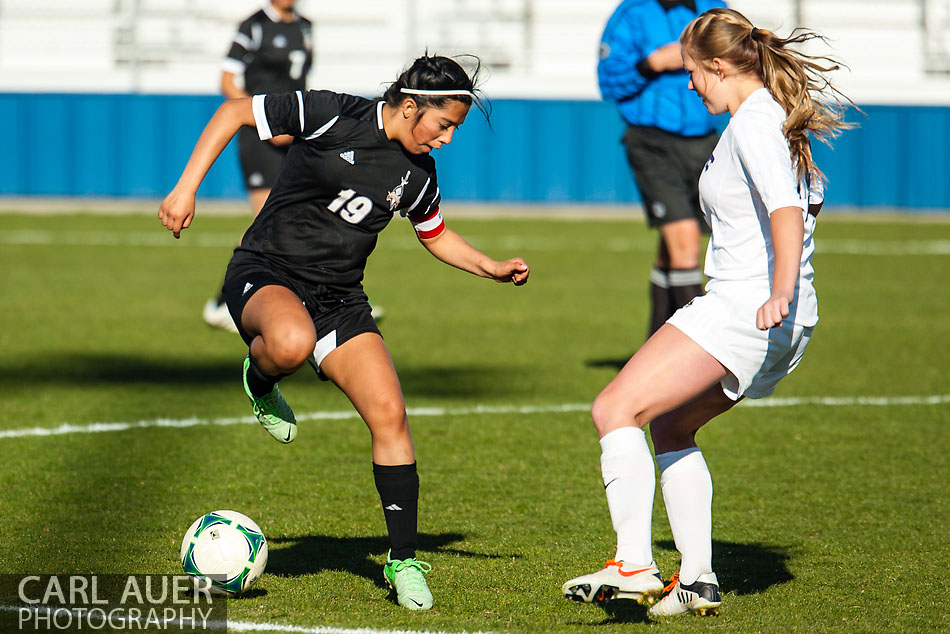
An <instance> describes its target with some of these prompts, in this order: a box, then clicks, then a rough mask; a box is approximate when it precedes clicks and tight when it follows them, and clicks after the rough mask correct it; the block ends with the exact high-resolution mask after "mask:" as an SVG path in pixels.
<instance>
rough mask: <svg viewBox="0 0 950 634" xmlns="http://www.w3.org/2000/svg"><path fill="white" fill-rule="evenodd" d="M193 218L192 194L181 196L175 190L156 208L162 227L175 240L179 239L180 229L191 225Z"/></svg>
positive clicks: (193, 201) (193, 200)
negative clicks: (172, 235)
mask: <svg viewBox="0 0 950 634" xmlns="http://www.w3.org/2000/svg"><path fill="white" fill-rule="evenodd" d="M194 217H195V196H194V194H182V193H180V192H179V191H178V190H176V189H173V190H172V192H171V193H170V194H169V195H168V196H166V197H165V200H163V201H162V205H161V207H159V208H158V219H159V220H161V221H162V226H163V227H165V228H166V229H168V230H169V231H171V232H172V233H173V234H174V236H175V238H176V239H177V238H180V237H181V230H182V229H187V228H188V227H189V226H190V225H191V219H192V218H194Z"/></svg>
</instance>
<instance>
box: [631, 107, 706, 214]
mask: <svg viewBox="0 0 950 634" xmlns="http://www.w3.org/2000/svg"><path fill="white" fill-rule="evenodd" d="M718 140H719V133H718V132H711V133H710V134H707V135H705V136H700V137H684V136H680V135H679V134H673V133H672V132H667V131H666V130H661V129H659V128H652V127H646V126H635V125H628V126H627V129H626V131H625V132H624V134H623V147H624V149H625V150H626V153H627V161H628V162H629V163H630V167H631V168H632V169H633V177H634V180H635V181H636V183H637V188H639V190H640V195H641V196H642V197H643V210H644V212H645V213H646V217H647V222H648V223H649V224H650V226H651V227H659V226H661V225H665V224H666V223H668V222H675V221H677V220H685V219H687V218H696V219H697V220H699V222H700V225H701V226H702V227H703V229H704V230H706V220H705V219H704V218H703V212H702V211H701V210H700V207H699V175H700V174H701V173H702V171H703V167H705V165H706V161H707V160H709V156H710V155H711V154H712V151H713V150H714V149H715V147H716V143H717V141H718Z"/></svg>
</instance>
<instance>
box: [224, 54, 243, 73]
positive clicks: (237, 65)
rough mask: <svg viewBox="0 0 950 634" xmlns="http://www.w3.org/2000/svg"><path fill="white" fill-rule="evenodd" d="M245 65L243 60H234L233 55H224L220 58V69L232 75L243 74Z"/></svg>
mask: <svg viewBox="0 0 950 634" xmlns="http://www.w3.org/2000/svg"><path fill="white" fill-rule="evenodd" d="M245 68H246V66H245V65H244V62H242V61H240V60H236V59H234V58H233V57H225V58H224V59H223V60H221V70H223V71H224V72H226V73H231V74H232V75H243V74H244V69H245Z"/></svg>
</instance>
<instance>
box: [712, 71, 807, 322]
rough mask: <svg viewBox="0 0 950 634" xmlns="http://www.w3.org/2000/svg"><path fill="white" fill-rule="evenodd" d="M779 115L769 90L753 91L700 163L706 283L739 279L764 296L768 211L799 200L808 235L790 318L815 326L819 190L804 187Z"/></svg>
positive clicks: (770, 254) (770, 259)
mask: <svg viewBox="0 0 950 634" xmlns="http://www.w3.org/2000/svg"><path fill="white" fill-rule="evenodd" d="M784 122H785V111H784V110H783V108H782V106H781V105H779V104H778V102H776V101H775V99H773V98H772V95H771V94H770V93H769V91H768V90H767V89H765V88H761V89H759V90H757V91H755V92H754V93H752V94H751V95H750V96H749V97H748V98H747V99H746V100H745V101H744V102H743V103H742V105H741V106H740V107H739V109H738V111H736V113H735V115H734V116H733V117H732V119H731V120H730V121H729V125H728V126H726V129H725V131H723V133H722V136H721V137H720V139H719V143H718V144H717V145H716V149H715V150H713V153H712V155H711V156H710V157H709V161H707V163H706V166H705V168H703V173H702V174H701V175H700V178H699V197H700V205H701V207H702V210H703V213H704V214H705V215H706V222H707V223H708V224H709V226H710V228H711V229H712V236H711V237H710V240H709V247H708V249H707V250H706V265H705V273H706V276H707V277H709V285H708V286H707V290H711V289H712V288H713V287H716V286H717V285H718V286H721V285H723V284H725V283H728V282H743V283H744V284H743V288H744V289H746V291H747V292H749V293H752V294H756V295H759V296H761V301H762V302H764V301H765V300H766V299H767V298H768V296H769V293H770V287H771V281H772V268H773V263H774V257H775V253H774V251H773V249H772V232H771V227H770V225H769V214H771V213H772V212H773V211H776V210H778V209H781V208H782V207H798V208H800V209H801V210H802V214H803V215H804V219H805V237H804V244H803V249H802V261H801V269H800V274H799V280H798V291H797V298H796V300H795V302H794V303H793V306H792V307H791V308H790V313H791V314H790V315H789V318H790V319H793V321H794V323H796V324H798V325H801V326H814V325H815V324H816V323H817V322H818V300H817V297H816V295H815V289H814V286H813V285H812V280H813V277H814V269H813V268H812V264H811V258H812V255H813V254H814V252H815V245H814V241H813V240H812V231H813V229H814V226H815V217H814V216H812V215H810V214H809V213H808V204H809V202H811V203H812V204H815V203H817V202H819V201H820V200H821V198H820V197H821V190H820V188H818V187H815V188H812V189H813V191H809V187H808V185H807V184H806V182H805V181H804V179H803V180H801V181H799V179H798V177H797V175H796V173H795V168H794V166H793V164H792V158H791V152H790V151H789V147H788V142H787V141H786V139H785V136H784V135H783V133H782V124H783V123H784ZM746 291H743V292H746ZM751 318H752V319H753V320H754V319H755V315H754V314H753V315H752V316H751Z"/></svg>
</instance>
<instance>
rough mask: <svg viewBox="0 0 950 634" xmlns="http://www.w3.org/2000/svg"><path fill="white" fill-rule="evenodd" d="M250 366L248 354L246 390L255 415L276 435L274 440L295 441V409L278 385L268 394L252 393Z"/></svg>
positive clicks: (246, 361)
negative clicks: (249, 379) (282, 394)
mask: <svg viewBox="0 0 950 634" xmlns="http://www.w3.org/2000/svg"><path fill="white" fill-rule="evenodd" d="M250 366H251V357H250V356H248V357H246V358H245V359H244V391H245V392H246V393H247V397H248V398H249V399H251V406H252V407H253V409H254V415H255V416H257V420H259V421H260V423H261V426H263V427H264V429H265V430H266V431H267V433H268V434H270V435H271V436H273V437H274V440H276V441H277V442H282V443H284V444H287V443H289V442H293V441H294V438H296V437H297V419H296V418H295V417H294V410H292V409H290V405H288V404H287V401H285V400H284V397H283V396H281V395H280V390H279V389H277V386H276V385H275V386H274V389H273V390H271V391H270V394H268V395H267V396H254V395H253V394H251V390H250V388H249V387H248V386H247V369H248V368H249V367H250Z"/></svg>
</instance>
